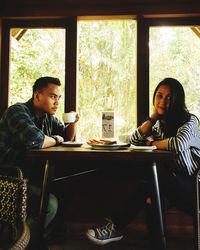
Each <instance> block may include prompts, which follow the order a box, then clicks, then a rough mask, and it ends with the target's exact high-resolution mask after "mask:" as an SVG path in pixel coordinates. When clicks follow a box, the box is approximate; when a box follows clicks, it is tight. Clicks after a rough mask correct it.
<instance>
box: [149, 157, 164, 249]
mask: <svg viewBox="0 0 200 250" xmlns="http://www.w3.org/2000/svg"><path fill="white" fill-rule="evenodd" d="M152 171H153V185H154V187H153V195H152V198H153V204H154V209H155V213H156V215H157V220H158V225H157V227H158V233H159V239H158V241H157V243H158V248H157V249H158V250H164V249H166V238H165V230H164V224H163V214H162V207H161V200H160V190H159V183H158V173H157V166H156V162H153V164H152Z"/></svg>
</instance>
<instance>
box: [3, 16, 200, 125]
mask: <svg viewBox="0 0 200 250" xmlns="http://www.w3.org/2000/svg"><path fill="white" fill-rule="evenodd" d="M112 17H113V19H114V18H115V19H117V18H119V16H117V15H116V16H115V15H113V16H112ZM129 17H130V16H129ZM81 18H83V16H73V17H66V18H57V19H55V18H52V19H51V18H42V19H31V18H29V19H19V18H18V19H14V18H13V19H8V20H2V30H1V33H2V34H3V35H2V50H1V51H2V52H1V53H2V57H1V62H2V63H1V72H3V73H2V74H1V75H0V80H1V82H0V84H1V85H0V116H1V115H2V114H3V112H4V111H5V110H6V108H7V107H8V89H9V88H8V87H9V86H8V84H9V46H10V38H9V31H10V29H11V28H17V27H20V28H65V29H67V30H66V61H65V83H64V84H65V97H64V98H65V108H64V110H65V111H66V112H68V111H70V110H76V101H77V100H76V92H77V23H78V20H80V19H81ZM84 18H88V19H91V17H89V16H84ZM99 18H102V20H104V18H105V17H103V16H101V17H99ZM108 18H110V16H109V17H108ZM132 18H134V19H135V20H136V21H137V80H136V81H137V125H139V124H141V123H142V122H143V121H144V119H145V118H146V117H147V116H148V114H149V85H150V83H149V46H148V44H149V32H150V28H151V27H159V26H199V25H200V17H199V16H197V17H171V18H170V17H169V18H167V17H164V18H162V17H159V18H158V17H151V18H148V17H137V18H136V17H135V16H134V15H133V16H132ZM144 96H145V98H144Z"/></svg>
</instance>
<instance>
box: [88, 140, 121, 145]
mask: <svg viewBox="0 0 200 250" xmlns="http://www.w3.org/2000/svg"><path fill="white" fill-rule="evenodd" d="M116 143H117V141H115V140H103V139H100V140H97V139H90V140H88V141H87V144H89V145H96V144H100V145H112V144H116Z"/></svg>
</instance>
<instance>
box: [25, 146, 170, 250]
mask: <svg viewBox="0 0 200 250" xmlns="http://www.w3.org/2000/svg"><path fill="white" fill-rule="evenodd" d="M173 157H174V155H173V153H172V152H169V151H163V150H162V151H161V150H154V151H150V152H149V151H148V152H146V151H135V150H133V149H131V148H129V149H121V150H119V149H118V150H105V149H104V150H103V149H101V150H94V149H92V148H91V147H90V146H86V145H83V146H82V147H63V146H56V147H51V148H47V149H35V150H30V151H29V152H27V154H26V159H27V160H43V161H44V160H45V162H46V164H45V169H44V176H43V186H42V194H41V204H40V214H39V217H40V229H41V233H42V232H43V229H44V222H45V215H46V209H47V204H48V199H49V184H50V182H51V180H52V170H51V167H50V166H51V164H49V161H51V160H53V161H56V160H59V161H60V160H61V161H68V160H81V161H93V160H98V161H106V162H108V161H113V160H114V161H116V160H119V161H130V162H136V161H137V162H149V163H151V164H150V166H151V167H152V176H153V183H154V187H153V188H154V191H153V194H152V199H153V204H155V212H156V213H157V216H158V227H159V228H158V229H159V232H160V246H159V248H158V249H159V250H162V249H166V239H165V232H164V224H163V215H162V208H161V201H160V190H159V183H158V175H157V166H156V163H157V162H162V161H165V162H166V161H171V160H173ZM135 165H136V164H133V167H134V166H135ZM158 241H159V240H158Z"/></svg>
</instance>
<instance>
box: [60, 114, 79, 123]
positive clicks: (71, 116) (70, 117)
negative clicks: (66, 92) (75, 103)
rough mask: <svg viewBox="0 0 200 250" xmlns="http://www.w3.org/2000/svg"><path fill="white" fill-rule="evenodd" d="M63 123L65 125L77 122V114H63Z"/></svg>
mask: <svg viewBox="0 0 200 250" xmlns="http://www.w3.org/2000/svg"><path fill="white" fill-rule="evenodd" d="M62 117H63V121H64V123H72V122H75V120H76V112H73V111H72V112H68V113H63V116H62Z"/></svg>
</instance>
